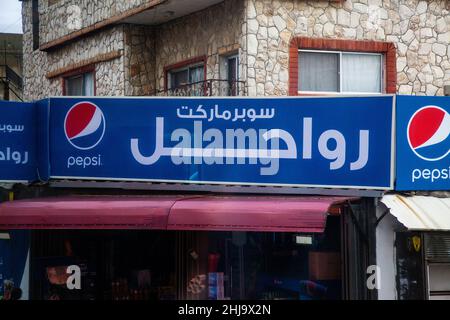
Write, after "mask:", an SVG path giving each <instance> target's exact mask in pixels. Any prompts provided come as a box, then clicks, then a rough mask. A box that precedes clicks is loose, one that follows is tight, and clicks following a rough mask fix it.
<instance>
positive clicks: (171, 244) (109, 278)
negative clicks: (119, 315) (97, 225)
mask: <svg viewBox="0 0 450 320" xmlns="http://www.w3.org/2000/svg"><path fill="white" fill-rule="evenodd" d="M340 221H341V219H340V217H339V216H329V217H328V218H327V224H326V228H325V231H324V232H323V233H315V234H312V233H311V234H300V233H284V232H278V233H271V232H241V231H239V232H224V231H223V232H221V231H214V232H212V231H137V230H114V231H112V230H34V231H33V232H32V241H31V242H32V244H31V265H30V268H31V272H30V277H31V278H30V286H31V288H30V289H31V299H38V300H47V299H62V300H66V299H86V300H176V299H213V300H216V299H233V300H237V299H263V300H264V299H267V300H272V299H289V300H298V299H300V300H320V299H341V298H342V289H343V288H342V286H343V285H342V284H343V281H342V277H341V273H342V272H341V259H340V257H341V231H340V230H341V222H340ZM74 264H75V265H79V266H80V269H81V274H82V277H81V278H82V281H81V285H82V287H81V289H80V290H76V289H75V290H69V289H68V288H67V286H66V280H67V276H68V275H67V273H66V269H67V266H70V265H74Z"/></svg>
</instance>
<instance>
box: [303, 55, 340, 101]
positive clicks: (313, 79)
mask: <svg viewBox="0 0 450 320" xmlns="http://www.w3.org/2000/svg"><path fill="white" fill-rule="evenodd" d="M338 71H339V54H338V53H329V52H323V53H322V52H299V64H298V72H299V87H298V88H299V90H300V91H330V92H337V91H339V73H338Z"/></svg>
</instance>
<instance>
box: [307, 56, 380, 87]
mask: <svg viewBox="0 0 450 320" xmlns="http://www.w3.org/2000/svg"><path fill="white" fill-rule="evenodd" d="M298 54H299V59H298V79H299V81H298V90H299V91H300V92H306V93H309V92H311V93H313V92H322V93H381V92H382V90H383V87H382V79H383V68H382V59H383V56H382V54H378V53H359V52H340V51H317V50H299V53H298Z"/></svg>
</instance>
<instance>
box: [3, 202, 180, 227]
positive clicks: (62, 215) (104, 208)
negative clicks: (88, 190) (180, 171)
mask: <svg viewBox="0 0 450 320" xmlns="http://www.w3.org/2000/svg"><path fill="white" fill-rule="evenodd" d="M177 199H178V198H176V197H163V196H161V197H151V198H148V197H136V196H134V197H121V196H117V197H116V196H98V197H97V196H95V197H94V196H93V197H90V196H80V197H58V198H38V199H30V200H17V201H12V202H4V203H1V204H0V229H166V226H167V217H168V215H169V211H170V208H171V206H172V205H173V204H174V203H175V202H176V201H177Z"/></svg>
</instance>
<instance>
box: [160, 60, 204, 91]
mask: <svg viewBox="0 0 450 320" xmlns="http://www.w3.org/2000/svg"><path fill="white" fill-rule="evenodd" d="M204 75H205V67H204V65H203V64H201V65H199V64H196V65H190V66H187V67H183V68H180V69H176V70H172V71H170V72H169V81H170V82H169V83H170V89H174V88H178V87H181V86H184V85H187V84H191V83H196V82H201V81H203V80H205V76H204Z"/></svg>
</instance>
